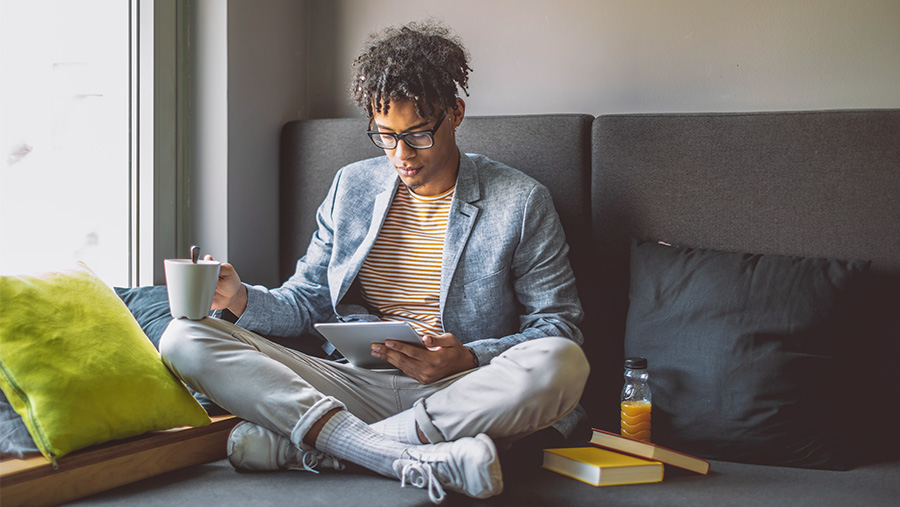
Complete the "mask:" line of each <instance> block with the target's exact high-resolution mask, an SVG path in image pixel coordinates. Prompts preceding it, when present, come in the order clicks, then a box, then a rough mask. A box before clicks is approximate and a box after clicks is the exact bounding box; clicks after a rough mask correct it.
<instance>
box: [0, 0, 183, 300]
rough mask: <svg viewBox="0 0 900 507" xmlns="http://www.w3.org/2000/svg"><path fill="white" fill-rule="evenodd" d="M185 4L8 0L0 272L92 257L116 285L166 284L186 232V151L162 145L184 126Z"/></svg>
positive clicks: (61, 265) (1, 17) (0, 29)
mask: <svg viewBox="0 0 900 507" xmlns="http://www.w3.org/2000/svg"><path fill="white" fill-rule="evenodd" d="M179 9H180V7H179V6H178V3H177V2H176V0H141V1H138V0H131V1H127V0H0V69H2V70H0V72H2V73H0V273H2V274H17V273H36V272H43V271H51V270H58V269H65V268H68V267H71V266H73V265H74V264H75V262H76V261H84V262H85V263H86V264H87V265H88V266H89V267H90V268H91V269H92V270H93V271H95V272H96V273H97V274H98V275H99V276H100V278H102V279H103V280H104V281H105V282H106V283H107V284H109V285H113V286H133V285H138V284H143V285H147V284H152V283H160V282H161V280H162V276H161V271H162V270H161V267H162V259H163V258H164V257H165V256H169V255H172V253H173V252H174V249H175V243H176V241H175V238H176V237H177V236H176V234H175V233H176V232H177V230H180V228H177V227H176V226H175V220H176V215H177V212H176V210H177V205H178V203H179V202H181V201H180V200H179V199H178V198H177V194H176V193H175V187H176V184H175V174H176V159H177V154H176V152H175V151H174V149H171V148H170V150H169V151H170V152H171V153H165V152H163V151H162V148H159V147H158V146H157V144H158V143H159V141H160V139H159V134H158V133H159V132H167V133H175V132H178V129H177V128H175V124H176V115H175V110H176V104H175V99H174V98H171V97H175V96H176V93H177V89H176V83H177V79H176V74H177V73H176V70H177V63H178V60H179V59H178V56H177V46H176V44H175V40H176V39H177V37H176V35H177V30H176V28H175V27H176V26H177V25H176V20H177V13H178V12H180V11H179ZM158 32H161V33H164V34H165V35H162V36H157V35H156V34H157V33H158ZM160 46H162V48H163V50H162V51H160ZM160 76H161V77H162V78H163V79H165V81H162V82H160V81H159V79H160ZM166 86H168V87H169V89H167V90H166V91H167V92H171V93H159V92H161V91H162V90H163V89H164V87H166ZM159 96H163V97H166V98H165V99H163V100H160V99H159V98H158V97H159ZM161 121H168V122H169V123H168V124H161V123H160V122H161ZM172 136H173V137H174V136H175V134H172ZM176 141H177V139H176V140H172V139H164V140H163V143H162V145H164V146H167V147H172V146H175V145H177V142H176ZM142 147H143V149H141V148H142ZM182 191H183V190H182ZM163 193H165V197H163V198H162V199H161V198H160V195H161V194H163ZM161 203H164V204H165V205H166V206H163V205H161Z"/></svg>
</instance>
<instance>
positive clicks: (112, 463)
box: [0, 415, 239, 507]
mask: <svg viewBox="0 0 900 507" xmlns="http://www.w3.org/2000/svg"><path fill="white" fill-rule="evenodd" d="M238 421H239V419H237V418H236V417H234V416H232V415H227V416H215V417H213V418H212V423H211V424H209V425H208V426H202V427H199V428H174V429H171V430H165V431H154V432H150V433H147V434H145V435H141V436H139V437H134V438H130V439H127V440H119V441H116V442H110V443H107V444H102V445H97V446H93V447H89V448H87V449H83V450H81V451H76V452H73V453H71V454H69V455H68V456H65V457H63V458H62V459H60V460H58V464H59V468H58V469H56V470H54V469H53V467H52V466H51V464H50V462H49V461H47V459H46V458H44V457H43V456H40V455H38V456H35V457H30V458H25V459H6V460H3V461H0V497H2V499H3V507H17V506H25V505H28V506H48V505H57V504H60V503H63V502H68V501H72V500H75V499H78V498H82V497H85V496H88V495H93V494H95V493H99V492H101V491H106V490H108V489H112V488H115V487H118V486H122V485H124V484H129V483H131V482H135V481H139V480H141V479H146V478H148V477H153V476H155V475H159V474H161V473H165V472H170V471H172V470H178V469H180V468H184V467H189V466H192V465H198V464H201V463H208V462H210V461H216V460H219V459H222V458H224V457H225V445H226V442H227V440H228V433H229V432H230V431H231V428H233V427H234V426H235V425H236V424H237V423H238Z"/></svg>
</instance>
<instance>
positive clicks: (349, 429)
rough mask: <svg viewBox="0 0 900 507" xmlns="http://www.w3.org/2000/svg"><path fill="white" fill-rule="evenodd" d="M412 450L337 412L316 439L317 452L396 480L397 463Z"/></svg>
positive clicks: (342, 412) (349, 416) (345, 412)
mask: <svg viewBox="0 0 900 507" xmlns="http://www.w3.org/2000/svg"><path fill="white" fill-rule="evenodd" d="M408 447H409V444H404V443H400V442H396V441H394V440H391V439H390V438H387V437H385V436H384V435H382V434H380V433H378V432H377V431H375V430H373V429H372V428H370V427H369V426H368V425H367V424H366V423H364V422H362V421H361V420H360V419H359V418H357V417H356V416H354V415H352V414H351V413H350V412H348V411H346V410H341V411H339V412H336V413H335V414H334V415H333V416H332V417H331V419H329V420H328V421H327V422H326V423H325V426H324V427H322V431H320V432H319V436H318V438H317V439H316V449H318V450H320V451H322V452H324V453H326V454H330V455H332V456H334V457H336V458H338V459H343V460H347V461H350V462H353V463H356V464H357V465H362V466H364V467H366V468H368V469H369V470H373V471H375V472H378V473H380V474H381V475H384V476H387V477H392V478H397V474H396V473H395V472H394V469H393V464H394V461H395V460H397V459H399V458H401V457H402V456H403V455H404V454H403V451H405V450H406V449H407V448H408Z"/></svg>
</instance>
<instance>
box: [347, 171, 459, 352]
mask: <svg viewBox="0 0 900 507" xmlns="http://www.w3.org/2000/svg"><path fill="white" fill-rule="evenodd" d="M455 189H456V187H453V188H451V189H450V190H448V191H446V192H444V193H443V194H440V195H436V196H429V197H424V196H420V195H416V194H414V193H413V192H412V191H411V190H409V189H408V188H407V187H405V186H401V187H400V189H399V190H398V191H397V195H396V197H394V202H393V203H392V204H391V209H390V210H388V214H387V217H386V218H385V220H384V225H383V226H382V227H381V232H380V233H379V234H378V238H377V239H376V240H375V244H374V245H373V246H372V250H371V251H370V252H369V256H368V257H366V260H365V262H364V263H363V265H362V268H361V269H360V271H359V281H360V284H361V286H362V296H363V298H364V299H365V300H366V302H367V303H368V304H370V305H372V306H373V307H374V308H376V309H377V310H378V311H379V312H381V314H382V318H383V319H386V320H399V321H405V322H409V323H410V324H412V325H413V327H414V328H415V329H416V331H417V332H419V334H426V333H427V334H435V335H437V334H441V333H443V332H444V331H443V325H442V324H441V314H440V290H441V252H442V251H443V248H444V235H445V234H446V232H447V218H448V217H449V216H450V204H451V202H452V200H453V191H454V190H455Z"/></svg>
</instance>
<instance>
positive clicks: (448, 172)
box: [372, 100, 464, 196]
mask: <svg viewBox="0 0 900 507" xmlns="http://www.w3.org/2000/svg"><path fill="white" fill-rule="evenodd" d="M458 102H459V104H462V100H459V101H458ZM463 108H464V105H458V107H457V109H455V110H451V111H448V112H447V117H446V118H445V119H444V121H443V122H442V123H441V125H440V127H439V128H438V130H437V132H435V133H434V146H432V147H431V148H425V149H414V148H410V147H409V145H408V144H406V142H404V141H400V142H398V143H397V147H396V148H394V149H392V150H387V149H386V150H384V153H385V155H387V157H388V159H390V161H391V164H393V165H394V169H396V171H397V174H399V175H400V180H401V181H403V184H404V185H406V186H408V187H409V188H410V189H411V190H412V191H413V192H415V193H417V194H419V195H423V196H430V195H439V194H441V193H443V192H446V191H447V190H450V189H451V188H452V187H453V185H455V184H456V175H457V173H458V171H459V151H458V150H457V148H456V135H455V134H454V130H455V128H456V126H457V125H459V122H460V121H462V114H463ZM439 117H440V111H438V112H437V114H436V115H435V116H434V117H433V118H421V117H419V116H418V115H417V114H416V107H415V104H413V103H412V102H410V101H404V102H391V107H390V110H389V111H388V114H383V113H375V115H374V117H373V118H372V120H373V127H372V128H373V129H376V130H378V131H379V132H390V133H394V134H403V133H406V132H422V131H426V130H431V129H433V128H434V125H435V123H437V120H438V118H439Z"/></svg>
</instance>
